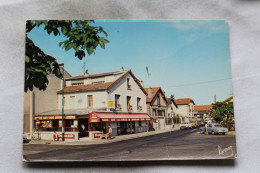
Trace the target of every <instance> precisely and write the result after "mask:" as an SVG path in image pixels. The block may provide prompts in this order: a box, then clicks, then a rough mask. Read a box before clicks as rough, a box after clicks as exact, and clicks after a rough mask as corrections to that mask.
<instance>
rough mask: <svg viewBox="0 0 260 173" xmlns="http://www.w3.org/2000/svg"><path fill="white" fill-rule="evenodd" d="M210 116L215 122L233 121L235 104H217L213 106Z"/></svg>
mask: <svg viewBox="0 0 260 173" xmlns="http://www.w3.org/2000/svg"><path fill="white" fill-rule="evenodd" d="M210 114H211V116H212V117H213V118H214V119H215V121H218V122H220V121H222V120H223V119H224V118H226V119H232V118H233V117H234V108H233V102H228V103H222V102H216V103H215V104H213V107H212V109H211V110H210Z"/></svg>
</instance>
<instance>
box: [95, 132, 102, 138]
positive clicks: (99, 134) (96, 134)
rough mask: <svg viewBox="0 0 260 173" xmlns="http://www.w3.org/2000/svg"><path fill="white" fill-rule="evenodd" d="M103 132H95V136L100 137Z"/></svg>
mask: <svg viewBox="0 0 260 173" xmlns="http://www.w3.org/2000/svg"><path fill="white" fill-rule="evenodd" d="M101 134H102V133H94V138H100V136H101Z"/></svg>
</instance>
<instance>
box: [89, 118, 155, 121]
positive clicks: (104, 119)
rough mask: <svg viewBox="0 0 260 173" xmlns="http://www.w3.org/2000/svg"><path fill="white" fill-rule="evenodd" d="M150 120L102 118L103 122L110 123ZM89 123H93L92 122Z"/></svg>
mask: <svg viewBox="0 0 260 173" xmlns="http://www.w3.org/2000/svg"><path fill="white" fill-rule="evenodd" d="M146 120H150V118H102V121H103V122H107V121H108V122H111V121H146ZM91 122H94V121H93V120H92V121H91Z"/></svg>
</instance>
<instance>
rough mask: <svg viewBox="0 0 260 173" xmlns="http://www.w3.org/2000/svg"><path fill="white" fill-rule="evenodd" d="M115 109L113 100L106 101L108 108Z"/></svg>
mask: <svg viewBox="0 0 260 173" xmlns="http://www.w3.org/2000/svg"><path fill="white" fill-rule="evenodd" d="M114 107H115V102H114V100H109V101H108V108H114Z"/></svg>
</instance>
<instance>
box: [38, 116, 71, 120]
mask: <svg viewBox="0 0 260 173" xmlns="http://www.w3.org/2000/svg"><path fill="white" fill-rule="evenodd" d="M33 119H34V120H54V119H55V120H60V119H62V116H61V115H58V116H41V117H33ZM64 119H76V116H75V115H67V116H64Z"/></svg>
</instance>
